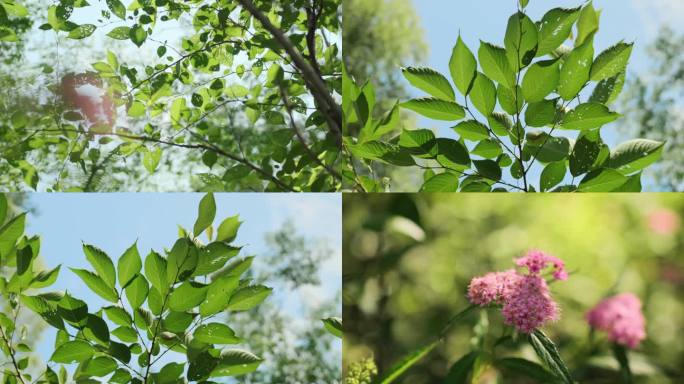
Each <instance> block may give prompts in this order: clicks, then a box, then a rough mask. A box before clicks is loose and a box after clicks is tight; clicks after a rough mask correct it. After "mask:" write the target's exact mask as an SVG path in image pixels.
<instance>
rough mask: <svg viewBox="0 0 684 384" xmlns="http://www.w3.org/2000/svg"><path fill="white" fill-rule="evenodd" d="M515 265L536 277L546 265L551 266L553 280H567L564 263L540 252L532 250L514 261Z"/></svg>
mask: <svg viewBox="0 0 684 384" xmlns="http://www.w3.org/2000/svg"><path fill="white" fill-rule="evenodd" d="M515 265H517V266H518V267H526V268H527V270H528V271H529V272H530V274H531V275H538V274H540V273H541V272H542V271H543V270H544V269H545V268H546V267H547V266H548V265H551V266H553V278H554V279H556V280H567V279H568V273H567V272H566V271H565V263H564V262H563V260H561V259H559V258H557V257H555V256H551V255H549V254H546V253H544V252H542V251H537V250H532V251H529V252H527V254H526V255H525V256H523V257H519V258H517V259H515Z"/></svg>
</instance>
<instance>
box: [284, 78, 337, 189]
mask: <svg viewBox="0 0 684 384" xmlns="http://www.w3.org/2000/svg"><path fill="white" fill-rule="evenodd" d="M280 96H281V97H282V99H283V103H284V104H285V110H286V111H287V114H288V116H289V117H290V126H291V127H292V130H293V131H294V134H295V136H297V139H298V140H299V142H300V143H301V144H302V146H303V147H304V150H305V151H306V153H308V154H309V157H311V160H313V161H315V162H316V163H317V164H318V165H320V166H321V167H323V168H324V169H325V170H326V171H328V173H329V174H330V175H332V176H333V177H334V178H336V179H338V180H340V181H341V180H342V175H340V174H339V173H338V172H337V171H336V170H335V169H333V168H332V167H331V166H329V165H327V164H325V163H323V161H322V160H321V159H319V158H318V155H317V154H316V153H314V151H313V150H311V147H309V144H307V142H306V139H305V138H304V136H302V133H301V132H299V128H297V123H296V122H295V119H294V116H293V114H292V105H291V104H290V100H289V99H288V98H287V93H286V91H285V88H284V87H283V86H282V85H281V86H280Z"/></svg>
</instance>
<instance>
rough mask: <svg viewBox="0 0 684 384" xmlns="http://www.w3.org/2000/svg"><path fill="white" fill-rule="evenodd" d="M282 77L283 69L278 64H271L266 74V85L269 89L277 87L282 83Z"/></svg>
mask: <svg viewBox="0 0 684 384" xmlns="http://www.w3.org/2000/svg"><path fill="white" fill-rule="evenodd" d="M284 77H285V72H283V67H281V66H280V65H278V64H273V65H271V67H270V68H269V69H268V73H267V74H266V85H267V86H269V87H275V86H278V85H279V84H281V83H282V82H283V79H284Z"/></svg>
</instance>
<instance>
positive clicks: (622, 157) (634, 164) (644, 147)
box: [608, 139, 665, 175]
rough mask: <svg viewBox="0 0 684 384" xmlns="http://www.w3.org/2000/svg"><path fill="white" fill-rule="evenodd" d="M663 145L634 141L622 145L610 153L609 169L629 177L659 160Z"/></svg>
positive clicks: (641, 140) (660, 143)
mask: <svg viewBox="0 0 684 384" xmlns="http://www.w3.org/2000/svg"><path fill="white" fill-rule="evenodd" d="M664 146H665V143H663V142H660V141H653V140H646V139H635V140H630V141H627V142H625V143H622V144H620V145H618V146H617V147H615V149H614V150H613V151H612V152H611V153H610V160H609V163H608V164H609V165H608V166H609V167H610V168H613V169H616V170H617V171H619V172H620V173H622V174H623V175H630V174H632V173H634V172H637V171H639V170H642V169H644V168H646V167H648V166H649V165H651V164H653V163H655V162H656V161H658V160H660V158H661V157H662V155H663V148H664Z"/></svg>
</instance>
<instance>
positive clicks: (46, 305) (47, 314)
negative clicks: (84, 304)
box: [20, 295, 87, 329]
mask: <svg viewBox="0 0 684 384" xmlns="http://www.w3.org/2000/svg"><path fill="white" fill-rule="evenodd" d="M20 299H21V302H22V303H23V304H24V305H25V306H26V307H28V308H29V309H30V310H32V311H33V312H35V313H37V314H38V315H40V317H42V318H43V320H45V322H47V323H48V324H50V325H52V326H53V327H55V328H57V329H64V322H63V321H62V318H61V317H60V315H59V313H58V312H57V310H56V309H55V307H54V306H53V305H52V304H50V302H48V301H47V300H46V299H44V298H43V297H40V296H26V295H21V296H20ZM86 311H87V309H86Z"/></svg>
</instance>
